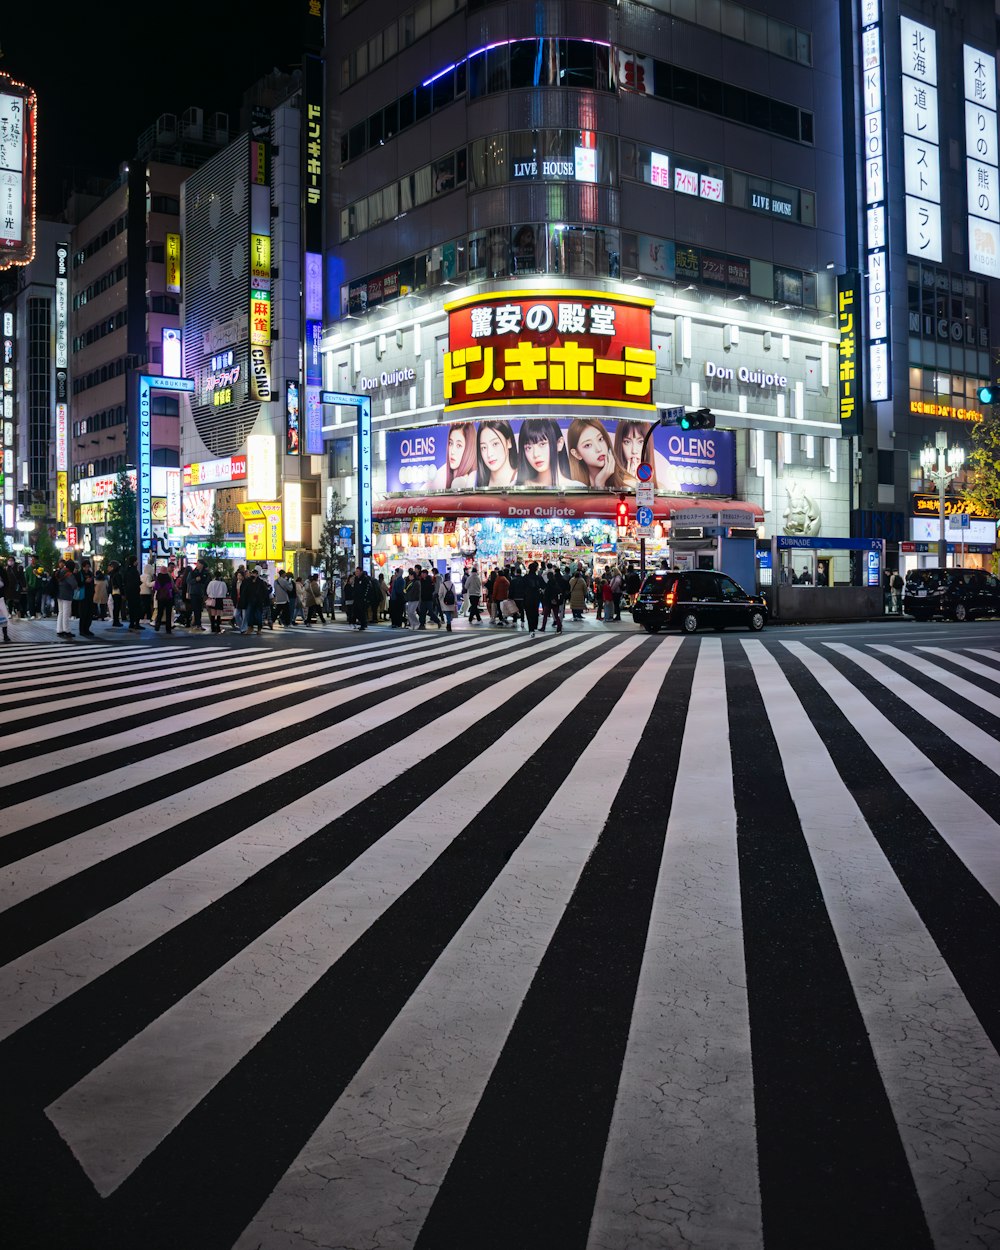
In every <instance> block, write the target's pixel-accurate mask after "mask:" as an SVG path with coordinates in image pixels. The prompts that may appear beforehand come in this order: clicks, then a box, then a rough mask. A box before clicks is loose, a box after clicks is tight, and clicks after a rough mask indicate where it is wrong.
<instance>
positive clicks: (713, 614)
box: [632, 569, 767, 634]
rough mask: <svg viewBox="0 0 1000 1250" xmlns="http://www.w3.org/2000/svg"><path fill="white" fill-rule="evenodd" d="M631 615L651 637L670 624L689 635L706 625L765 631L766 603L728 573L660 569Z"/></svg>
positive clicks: (642, 591) (645, 586) (647, 583)
mask: <svg viewBox="0 0 1000 1250" xmlns="http://www.w3.org/2000/svg"><path fill="white" fill-rule="evenodd" d="M632 616H633V619H634V620H635V622H636V624H638V625H641V626H642V627H643V629H645V630H646V631H647V632H648V633H650V634H656V633H658V632H659V631H660V630H661V629H663V628H664V627H665V626H671V625H674V626H677V627H678V628H680V629H682V630H683V631H684V632H685V633H686V634H693V633H694V632H695V630H696V629H700V628H701V627H702V626H706V625H707V626H711V627H712V628H713V629H725V628H726V626H727V625H743V626H745V627H746V628H747V629H752V630H755V631H756V630H760V629H763V628H764V623H765V622H766V620H767V604H766V602H765V601H764V598H763V597H762V596H761V595H749V594H747V592H746V591H745V590H744V589H743V587H742V586H740V585H739V583H738V582H734V581H733V579H732V578H731V577H729V576H727V575H726V574H725V573H715V572H713V571H711V570H709V569H692V570H690V571H689V572H676V571H674V572H667V571H666V570H657V571H656V572H655V573H650V574H649V575H648V576H647V578H646V580H645V581H644V582H643V583H642V587H641V588H640V590H639V594H638V596H637V598H636V601H635V604H634V605H633V607H632Z"/></svg>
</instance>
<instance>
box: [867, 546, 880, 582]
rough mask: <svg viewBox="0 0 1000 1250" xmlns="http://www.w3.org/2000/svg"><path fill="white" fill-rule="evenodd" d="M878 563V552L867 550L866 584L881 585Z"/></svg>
mask: <svg viewBox="0 0 1000 1250" xmlns="http://www.w3.org/2000/svg"><path fill="white" fill-rule="evenodd" d="M879 565H880V561H879V552H877V551H869V552H868V585H869V586H881V584H882V571H881V569H880V567H879Z"/></svg>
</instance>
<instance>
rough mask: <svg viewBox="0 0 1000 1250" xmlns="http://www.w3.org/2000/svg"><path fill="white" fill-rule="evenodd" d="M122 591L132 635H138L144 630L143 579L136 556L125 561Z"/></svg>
mask: <svg viewBox="0 0 1000 1250" xmlns="http://www.w3.org/2000/svg"><path fill="white" fill-rule="evenodd" d="M122 589H123V590H124V592H125V602H126V604H127V606H128V628H129V633H130V634H137V633H139V631H140V630H141V629H142V625H141V624H140V617H141V616H142V578H141V576H140V574H139V562H138V560H137V559H136V558H135V556H129V557H128V559H127V560H126V561H125V572H124V573H123V574H122Z"/></svg>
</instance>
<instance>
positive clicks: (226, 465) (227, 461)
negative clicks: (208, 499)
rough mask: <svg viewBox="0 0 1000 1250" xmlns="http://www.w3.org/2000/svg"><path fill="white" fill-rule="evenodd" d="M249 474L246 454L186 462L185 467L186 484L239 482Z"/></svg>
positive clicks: (184, 478)
mask: <svg viewBox="0 0 1000 1250" xmlns="http://www.w3.org/2000/svg"><path fill="white" fill-rule="evenodd" d="M246 475H247V458H246V456H242V455H241V456H226V457H224V458H223V459H222V460H202V461H199V462H198V463H196V464H186V465H185V466H184V469H183V483H184V485H185V486H206V485H209V484H212V485H214V484H215V483H216V482H237V481H241V480H242V479H243V478H245V477H246Z"/></svg>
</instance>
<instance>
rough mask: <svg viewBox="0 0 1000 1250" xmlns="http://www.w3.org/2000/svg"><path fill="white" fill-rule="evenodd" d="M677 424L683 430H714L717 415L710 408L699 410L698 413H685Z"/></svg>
mask: <svg viewBox="0 0 1000 1250" xmlns="http://www.w3.org/2000/svg"><path fill="white" fill-rule="evenodd" d="M677 424H678V425H679V426H680V427H681V429H682V430H714V429H715V414H714V413H713V412H712V411H711V409H710V408H699V409H698V411H697V412H685V414H684V416H683V417H681V419H680V420H679V421H678V422H677Z"/></svg>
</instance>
